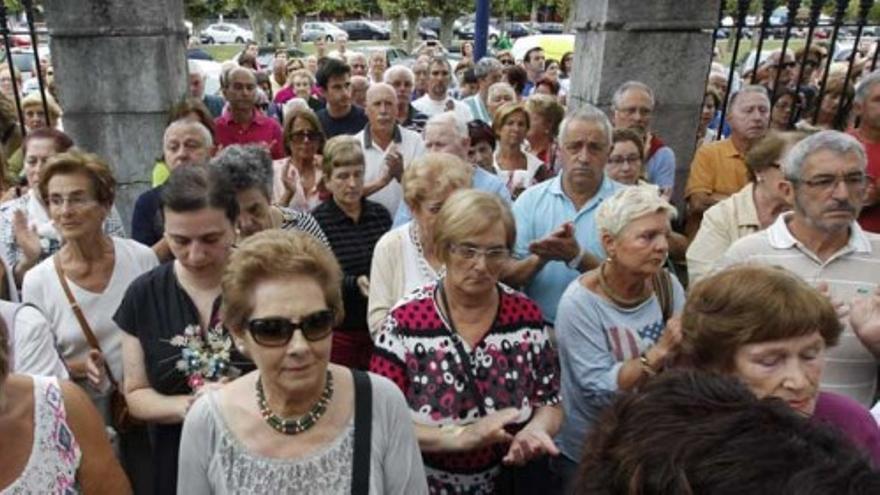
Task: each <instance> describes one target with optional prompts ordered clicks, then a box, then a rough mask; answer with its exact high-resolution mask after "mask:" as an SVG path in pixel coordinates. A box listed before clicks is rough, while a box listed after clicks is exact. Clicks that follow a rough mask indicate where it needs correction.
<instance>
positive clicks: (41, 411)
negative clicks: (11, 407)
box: [0, 376, 82, 495]
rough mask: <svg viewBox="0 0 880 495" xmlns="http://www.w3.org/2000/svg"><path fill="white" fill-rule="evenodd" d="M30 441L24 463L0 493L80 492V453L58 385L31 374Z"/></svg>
mask: <svg viewBox="0 0 880 495" xmlns="http://www.w3.org/2000/svg"><path fill="white" fill-rule="evenodd" d="M32 378H33V380H34V443H33V446H32V447H31V453H30V457H29V458H28V462H27V466H25V468H24V471H22V473H21V476H19V477H18V479H17V480H15V481H14V482H13V483H12V484H11V485H10V486H8V487H6V488H5V489H3V490H2V491H0V495H12V494H22V495H24V494H31V493H52V494H64V495H67V494H76V493H80V488H79V485H78V483H77V481H76V471H77V469H79V464H80V460H81V459H82V452H81V451H80V449H79V444H78V443H77V442H76V438H74V436H73V431H71V429H70V426H69V425H68V424H67V411H66V410H65V409H64V398H63V397H62V395H61V387H59V385H58V380H57V379H56V378H54V377H46V376H34V377H32Z"/></svg>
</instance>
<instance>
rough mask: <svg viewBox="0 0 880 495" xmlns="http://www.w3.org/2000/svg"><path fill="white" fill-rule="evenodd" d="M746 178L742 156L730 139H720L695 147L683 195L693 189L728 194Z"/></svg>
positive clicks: (741, 184)
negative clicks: (695, 150)
mask: <svg viewBox="0 0 880 495" xmlns="http://www.w3.org/2000/svg"><path fill="white" fill-rule="evenodd" d="M748 181H749V176H748V169H747V168H746V162H745V160H744V157H743V156H742V155H741V154H740V152H739V151H737V149H736V148H735V147H734V146H733V141H731V140H730V139H723V140H721V141H717V142H714V143H712V144H707V145H703V146H700V147H699V148H698V149H697V152H696V154H695V155H694V161H693V162H692V163H691V172H690V176H689V177H688V182H687V188H686V190H685V196H686V197H688V196H690V195H692V194H694V193H706V194H713V193H718V194H724V195H726V196H730V195H731V194H733V193H735V192H737V191H739V190H740V189H742V188H743V187H744V186H745V185H746V183H748Z"/></svg>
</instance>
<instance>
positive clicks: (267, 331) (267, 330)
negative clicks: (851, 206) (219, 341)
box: [247, 309, 333, 347]
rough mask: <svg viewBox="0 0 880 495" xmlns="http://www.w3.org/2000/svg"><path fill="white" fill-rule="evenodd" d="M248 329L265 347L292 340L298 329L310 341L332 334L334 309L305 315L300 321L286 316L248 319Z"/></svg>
mask: <svg viewBox="0 0 880 495" xmlns="http://www.w3.org/2000/svg"><path fill="white" fill-rule="evenodd" d="M247 325H248V330H249V331H250V333H251V337H253V338H254V341H255V342H256V343H257V344H259V345H261V346H263V347H282V346H285V345H287V344H288V342H290V339H291V338H293V333H294V332H295V331H296V330H299V331H301V332H302V334H303V337H305V339H306V340H308V341H309V342H315V341H318V340H321V339H323V338H324V337H326V336H328V335H330V332H331V330H332V329H333V311H331V310H329V309H324V310H321V311H316V312H314V313H312V314H308V315H305V316H303V317H302V318H301V319H300V321H299V323H294V322H292V321H290V320H288V319H286V318H281V317H270V318H254V319H253V320H249V321H248V324H247Z"/></svg>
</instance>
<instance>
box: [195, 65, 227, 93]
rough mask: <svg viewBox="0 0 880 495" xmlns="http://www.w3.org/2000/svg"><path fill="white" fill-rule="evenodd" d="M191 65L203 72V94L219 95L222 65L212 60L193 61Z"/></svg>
mask: <svg viewBox="0 0 880 495" xmlns="http://www.w3.org/2000/svg"><path fill="white" fill-rule="evenodd" d="M192 63H193V64H195V65H196V66H197V67H199V68H200V69H202V70H203V71H204V72H205V94H206V95H217V94H220V73H221V72H222V70H223V64H221V63H220V62H215V61H213V60H199V59H193V60H192Z"/></svg>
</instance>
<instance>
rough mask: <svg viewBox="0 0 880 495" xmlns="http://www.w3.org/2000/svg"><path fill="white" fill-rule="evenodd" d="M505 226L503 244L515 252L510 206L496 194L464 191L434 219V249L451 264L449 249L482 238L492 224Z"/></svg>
mask: <svg viewBox="0 0 880 495" xmlns="http://www.w3.org/2000/svg"><path fill="white" fill-rule="evenodd" d="M497 224H501V225H503V226H504V234H505V235H504V244H505V246H506V247H507V249H513V243H514V242H515V241H516V222H515V221H514V219H513V214H512V213H511V212H510V207H509V206H508V205H507V203H505V202H504V201H503V200H502V199H501V198H500V197H499V196H498V195H497V194H493V193H488V192H485V191H478V190H476V189H464V190H461V191H456V192H454V193H453V194H452V196H450V197H449V199H447V200H446V202H445V203H444V204H443V207H442V208H440V212H439V213H438V214H437V218H436V219H435V220H434V246H435V249H436V251H435V252H436V253H437V257H438V258H439V259H440V261H442V262H444V263H446V262H448V261H449V247H450V246H451V245H452V244H457V243H461V242H465V241H467V240H468V239H470V238H472V237H475V236H478V235H480V234H481V233H482V232H485V231H486V230H487V229H489V228H490V227H492V226H493V225H497Z"/></svg>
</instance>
